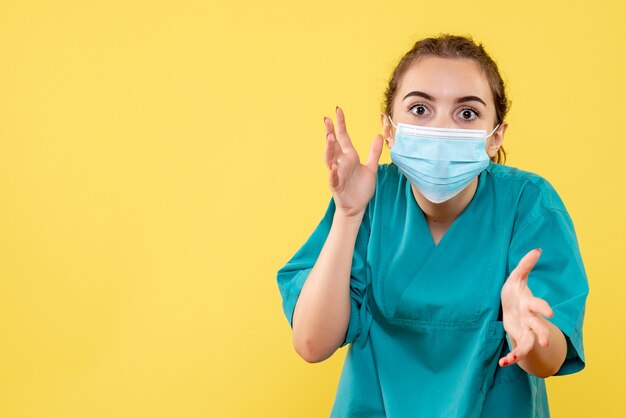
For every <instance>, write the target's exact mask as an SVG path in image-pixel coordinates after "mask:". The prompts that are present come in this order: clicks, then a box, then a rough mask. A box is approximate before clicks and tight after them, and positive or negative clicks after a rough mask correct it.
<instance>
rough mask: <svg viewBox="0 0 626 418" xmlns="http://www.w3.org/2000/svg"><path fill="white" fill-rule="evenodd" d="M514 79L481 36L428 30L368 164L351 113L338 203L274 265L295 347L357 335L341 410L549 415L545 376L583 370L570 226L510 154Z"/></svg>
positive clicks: (579, 293) (334, 133) (310, 352)
mask: <svg viewBox="0 0 626 418" xmlns="http://www.w3.org/2000/svg"><path fill="white" fill-rule="evenodd" d="M509 107H510V101H509V100H508V99H507V97H506V95H505V89H504V83H503V81H502V78H501V76H500V74H499V72H498V68H497V66H496V64H495V63H494V62H493V60H492V59H491V58H490V57H489V56H488V54H487V53H486V52H485V51H484V49H483V47H482V45H476V44H475V43H474V42H473V40H472V39H471V38H468V37H462V36H452V35H441V36H439V37H436V38H427V39H423V40H420V41H418V42H417V43H416V44H415V45H414V47H413V48H412V49H411V50H410V51H408V52H407V53H406V55H405V56H404V57H403V58H402V59H401V60H400V62H399V64H398V66H397V67H396V69H395V70H394V71H393V74H392V76H391V78H390V82H389V86H388V88H387V90H386V92H385V101H384V105H383V112H382V114H381V120H382V129H383V133H384V137H385V141H386V143H387V145H388V146H389V148H390V153H391V159H392V163H391V164H379V163H378V161H379V158H380V155H381V152H382V148H383V136H381V135H377V136H376V137H375V139H374V141H373V144H372V146H371V149H370V151H369V155H368V157H367V159H366V163H365V164H361V162H360V158H359V156H358V155H357V152H356V150H355V149H354V147H353V145H352V143H351V140H350V137H349V135H348V132H347V129H346V122H345V117H344V114H343V111H342V109H340V108H337V109H336V120H337V123H336V127H335V126H334V124H333V122H332V120H331V119H330V118H324V123H325V126H326V149H325V161H326V164H327V166H328V170H329V187H330V190H331V192H332V199H331V200H330V203H329V205H328V208H327V210H326V214H325V215H324V217H323V219H322V220H321V222H320V223H319V224H318V226H317V228H316V229H315V230H314V231H313V233H312V235H311V236H310V237H309V238H308V240H307V241H306V242H305V243H304V244H303V246H302V247H301V248H300V249H299V250H298V251H297V252H296V254H295V255H294V256H293V257H292V258H291V259H290V260H289V261H288V262H287V263H286V264H285V265H284V266H283V267H282V268H281V269H280V270H279V271H278V274H277V281H278V286H279V290H280V293H281V297H282V299H283V310H284V313H285V315H286V317H287V319H288V320H289V322H290V325H291V327H292V329H293V343H294V347H295V349H296V351H297V352H298V353H299V354H300V355H301V356H302V357H303V358H304V359H305V360H307V361H309V362H319V361H323V360H324V359H326V358H328V357H329V356H331V355H332V354H333V353H334V352H335V351H336V350H337V348H339V347H343V346H344V345H347V344H350V346H349V348H348V352H347V354H346V359H345V363H344V367H343V370H342V374H341V377H340V380H339V385H338V387H337V394H336V398H335V402H334V404H333V408H332V411H331V416H332V417H349V416H363V417H535V416H540V417H548V416H549V409H548V401H547V396H546V387H545V382H544V379H545V378H546V377H549V376H553V375H565V374H571V373H575V372H578V371H580V370H582V369H583V368H584V366H585V360H584V352H583V340H582V326H583V318H584V312H585V302H586V298H587V295H588V292H589V288H588V283H587V276H586V272H585V268H584V266H583V262H582V258H581V255H580V251H579V248H578V242H577V239H576V235H575V230H574V225H573V223H572V220H571V218H570V216H569V215H568V212H567V210H566V208H565V206H564V204H563V202H562V200H561V199H560V197H559V195H558V194H557V192H556V191H555V189H554V188H553V187H552V186H551V184H550V183H549V182H548V181H547V180H545V179H544V178H542V177H541V176H539V175H537V174H534V173H531V172H528V171H523V170H519V169H516V168H513V167H508V166H505V165H503V163H504V158H505V156H506V154H505V153H504V150H503V148H502V141H503V139H504V134H505V131H506V129H507V126H508V125H507V123H506V122H505V120H504V118H505V116H506V114H507V111H508V109H509Z"/></svg>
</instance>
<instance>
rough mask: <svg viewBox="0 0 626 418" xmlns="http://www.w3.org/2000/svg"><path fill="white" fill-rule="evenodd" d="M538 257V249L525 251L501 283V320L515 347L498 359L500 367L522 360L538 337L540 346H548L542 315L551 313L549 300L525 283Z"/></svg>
mask: <svg viewBox="0 0 626 418" xmlns="http://www.w3.org/2000/svg"><path fill="white" fill-rule="evenodd" d="M540 256H541V249H535V250H532V251H530V252H528V253H527V254H526V255H525V256H524V257H522V259H521V260H520V262H519V263H518V265H517V267H515V269H514V270H513V271H512V272H511V274H510V275H509V277H508V278H507V280H506V282H505V283H504V285H503V286H502V292H501V300H502V319H503V323H504V329H505V330H506V332H507V333H508V334H509V338H511V339H512V340H513V344H512V345H513V346H514V348H513V350H511V352H509V354H507V355H506V356H504V357H502V358H501V359H500V360H499V364H500V366H508V365H511V364H515V363H519V362H520V361H522V360H523V359H524V358H525V357H526V355H527V354H528V353H529V352H530V350H532V348H533V347H534V346H535V341H537V340H538V341H539V345H540V346H542V347H547V346H548V337H549V334H550V329H549V328H548V326H547V325H546V322H547V321H546V320H545V319H544V318H543V317H542V316H544V317H548V318H551V317H552V316H554V312H553V311H552V308H551V307H550V305H548V302H546V301H545V300H543V299H541V298H537V297H534V296H533V294H532V292H531V291H530V289H529V288H528V283H527V282H528V275H529V274H530V272H531V270H532V269H533V267H534V266H535V264H536V263H537V260H539V257H540Z"/></svg>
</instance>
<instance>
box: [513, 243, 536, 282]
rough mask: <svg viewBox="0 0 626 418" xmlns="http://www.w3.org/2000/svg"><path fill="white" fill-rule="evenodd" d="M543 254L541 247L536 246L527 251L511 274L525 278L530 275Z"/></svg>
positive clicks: (518, 277)
mask: <svg viewBox="0 0 626 418" xmlns="http://www.w3.org/2000/svg"><path fill="white" fill-rule="evenodd" d="M540 255H541V249H539V248H535V249H534V250H531V251H529V252H528V253H526V255H525V256H524V257H522V259H521V260H520V261H519V263H517V267H515V269H513V271H512V272H511V275H512V276H514V277H516V278H517V279H521V280H524V279H526V278H527V277H528V274H529V273H530V271H531V270H532V269H533V267H535V264H536V263H537V260H539V256H540Z"/></svg>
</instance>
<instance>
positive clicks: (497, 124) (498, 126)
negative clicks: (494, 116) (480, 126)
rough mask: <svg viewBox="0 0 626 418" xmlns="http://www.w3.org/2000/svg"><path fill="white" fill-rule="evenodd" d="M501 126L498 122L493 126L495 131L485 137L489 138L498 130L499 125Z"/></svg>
mask: <svg viewBox="0 0 626 418" xmlns="http://www.w3.org/2000/svg"><path fill="white" fill-rule="evenodd" d="M499 126H500V124H497V125H496V127H495V128H493V131H491V133H490V134H489V135H487V136H486V137H485V139H487V138H489V137H490V136H491V135H493V133H494V132H495V131H496V129H498V127H499Z"/></svg>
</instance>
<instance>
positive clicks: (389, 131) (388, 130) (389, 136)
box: [380, 112, 393, 148]
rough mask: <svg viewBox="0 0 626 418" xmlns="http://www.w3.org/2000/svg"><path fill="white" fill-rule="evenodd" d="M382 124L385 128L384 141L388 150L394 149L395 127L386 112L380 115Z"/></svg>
mask: <svg viewBox="0 0 626 418" xmlns="http://www.w3.org/2000/svg"><path fill="white" fill-rule="evenodd" d="M380 123H381V124H382V128H383V139H384V140H385V143H386V144H387V147H388V148H391V147H393V125H392V124H391V122H389V118H388V117H387V115H386V114H385V112H381V113H380Z"/></svg>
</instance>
